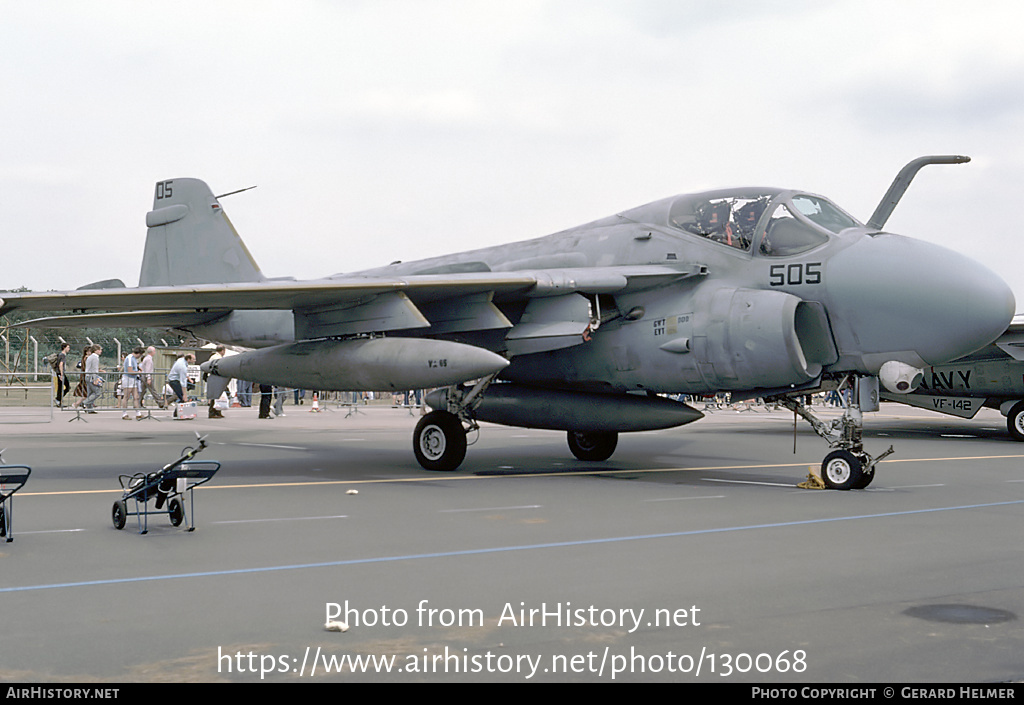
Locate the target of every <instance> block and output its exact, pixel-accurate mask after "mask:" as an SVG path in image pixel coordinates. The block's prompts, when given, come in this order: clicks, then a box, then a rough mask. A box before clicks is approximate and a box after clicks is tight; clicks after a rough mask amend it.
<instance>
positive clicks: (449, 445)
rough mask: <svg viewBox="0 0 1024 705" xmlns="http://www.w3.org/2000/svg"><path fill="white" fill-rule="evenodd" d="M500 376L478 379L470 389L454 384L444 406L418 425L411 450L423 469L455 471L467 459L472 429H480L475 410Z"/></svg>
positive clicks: (447, 394)
mask: <svg viewBox="0 0 1024 705" xmlns="http://www.w3.org/2000/svg"><path fill="white" fill-rule="evenodd" d="M496 376H497V375H496V374H494V375H489V376H487V377H484V378H483V379H481V380H479V381H477V383H476V384H474V385H473V386H472V387H470V388H469V389H466V388H463V387H459V386H457V385H456V386H452V387H449V388H448V389H447V391H446V395H445V397H444V398H445V403H446V407H447V408H445V409H438V410H436V411H431V412H430V413H429V414H427V415H426V416H424V417H423V418H422V419H420V421H419V423H417V424H416V430H415V431H413V434H412V452H413V454H415V456H416V460H417V462H419V464H420V465H421V466H423V469H424V470H441V471H452V470H455V469H456V468H457V467H459V465H461V464H462V461H463V460H465V459H466V447H467V446H468V445H469V443H468V442H467V440H466V437H467V435H468V434H469V432H470V431H476V430H479V428H480V425H479V424H478V423H477V422H476V419H475V418H473V409H474V408H475V407H476V406H477V405H478V404H479V403H480V398H481V395H482V394H483V393H484V390H485V389H487V387H489V386H490V384H491V382H493V381H494V378H495V377H496Z"/></svg>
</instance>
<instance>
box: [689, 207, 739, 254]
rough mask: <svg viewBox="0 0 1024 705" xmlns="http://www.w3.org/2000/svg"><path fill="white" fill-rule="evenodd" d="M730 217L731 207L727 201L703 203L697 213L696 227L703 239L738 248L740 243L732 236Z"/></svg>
mask: <svg viewBox="0 0 1024 705" xmlns="http://www.w3.org/2000/svg"><path fill="white" fill-rule="evenodd" d="M731 215H732V207H731V206H730V205H729V202H728V201H719V202H718V203H711V202H708V203H705V204H704V205H703V206H701V207H700V209H699V210H698V211H697V225H698V227H699V228H700V230H701V234H702V235H704V237H706V238H708V239H710V240H714V241H715V242H722V243H725V244H726V245H729V246H730V247H740V243H739V241H738V239H737V238H736V236H735V235H734V234H733V229H732V224H731V223H730V222H729V218H730V216H731Z"/></svg>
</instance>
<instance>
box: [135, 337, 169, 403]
mask: <svg viewBox="0 0 1024 705" xmlns="http://www.w3.org/2000/svg"><path fill="white" fill-rule="evenodd" d="M155 355H156V348H154V347H153V346H152V345H150V346H149V347H148V348H146V354H145V357H143V358H142V361H141V362H140V363H139V373H140V374H139V382H140V383H141V385H142V387H141V391H140V392H139V406H141V407H143V408H144V407H145V406H146V405H145V404H144V403H143V401H144V400H145V398H146V390H147V389H148V390H149V393H150V394H152V395H153V399H154V400H155V401H156V405H157V406H159V407H160V408H161V409H162V408H164V395H163V394H157V393H156V387H154V386H153V371H154V369H155V368H154V365H155V363H154V361H153V357H154V356H155Z"/></svg>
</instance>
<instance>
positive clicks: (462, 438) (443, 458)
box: [412, 411, 466, 472]
mask: <svg viewBox="0 0 1024 705" xmlns="http://www.w3.org/2000/svg"><path fill="white" fill-rule="evenodd" d="M412 451H413V453H414V454H415V455H416V461H417V462H418V463H419V464H420V465H421V466H423V469H424V470H440V471H444V472H450V471H452V470H455V469H456V468H457V467H459V466H460V465H461V464H462V461H463V460H465V459H466V430H465V429H464V428H462V422H461V421H459V417H458V416H456V415H455V414H452V413H449V412H447V411H431V412H430V413H429V414H427V415H426V416H424V417H423V418H422V419H420V421H419V423H417V424H416V430H415V431H414V432H413V437H412Z"/></svg>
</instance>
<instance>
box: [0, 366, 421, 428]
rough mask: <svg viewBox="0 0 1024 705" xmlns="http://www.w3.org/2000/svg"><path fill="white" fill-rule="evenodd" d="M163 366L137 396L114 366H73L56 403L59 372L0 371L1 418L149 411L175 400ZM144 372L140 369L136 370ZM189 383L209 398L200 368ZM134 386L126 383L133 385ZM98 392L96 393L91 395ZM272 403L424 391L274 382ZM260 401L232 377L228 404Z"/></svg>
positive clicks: (415, 399)
mask: <svg viewBox="0 0 1024 705" xmlns="http://www.w3.org/2000/svg"><path fill="white" fill-rule="evenodd" d="M168 371H169V370H167V369H157V370H154V371H153V373H152V376H151V379H152V384H147V385H145V387H144V390H142V391H144V395H143V397H142V398H141V399H140V398H139V396H138V392H139V391H140V387H141V385H134V387H135V390H136V392H135V396H134V397H131V396H129V397H128V398H127V399H126V398H125V389H124V385H123V381H124V376H123V374H122V373H121V372H118V371H106V372H99V373H88V374H86V373H83V372H81V371H80V370H77V369H75V370H72V371H71V372H70V373H69V374H68V375H67V383H66V391H65V392H64V394H63V395H62V398H61V399H60V401H59V402H58V392H57V375H56V374H55V373H54V372H52V371H50V372H45V373H44V372H39V373H34V372H16V373H14V372H3V373H0V423H31V422H38V423H45V422H48V421H51V420H52V419H53V418H54V412H55V410H59V409H63V410H66V411H67V410H70V411H77V410H80V411H85V406H84V403H85V402H86V401H87V400H88V402H89V403H88V406H89V408H90V409H91V410H92V411H96V412H97V413H103V412H108V413H109V412H121V413H124V412H131V413H136V412H139V413H150V412H152V411H153V410H156V409H159V408H162V407H165V406H167V405H168V404H169V403H170V402H173V401H174V400H175V396H174V393H173V391H172V390H171V388H170V386H169V385H168V384H167V372H168ZM137 376H138V377H140V378H141V377H142V375H141V373H140V374H139V375H137ZM90 378H91V379H96V378H99V379H102V380H103V384H101V385H98V387H97V386H96V385H92V386H91V387H90V384H89V379H90ZM189 380H190V381H189V385H188V387H189V388H188V390H187V391H186V396H187V400H191V401H197V402H199V403H201V404H207V403H209V399H208V398H207V397H206V389H205V383H204V380H203V378H202V374H201V373H200V372H199V368H198V367H196V366H190V367H189ZM131 386H133V385H129V387H131ZM93 392H96V395H95V397H94V398H92V399H90V394H91V393H93ZM270 397H271V403H272V404H273V405H274V406H276V407H278V408H280V407H281V405H282V404H283V403H287V404H288V405H289V406H293V405H294V406H297V405H306V406H307V408H311V407H312V406H313V401H314V399H316V401H317V404H318V406H319V407H321V408H324V409H330V408H331V407H334V408H342V409H343V408H351V407H360V406H369V405H373V406H393V407H403V408H416V407H419V406H420V405H421V404H422V399H423V393H422V392H421V391H419V390H409V391H408V392H390V391H387V392H324V391H315V390H305V389H293V388H286V387H274V388H273V391H272V392H271V394H270ZM259 403H260V391H259V385H248V384H245V383H242V382H238V381H235V382H234V383H233V384H232V389H231V390H230V399H229V401H228V402H227V405H228V406H232V407H236V406H240V405H241V406H253V407H258V406H259Z"/></svg>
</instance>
